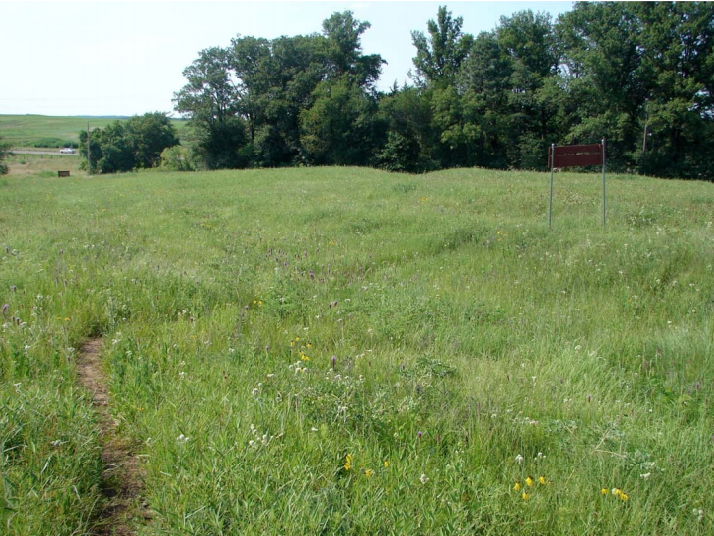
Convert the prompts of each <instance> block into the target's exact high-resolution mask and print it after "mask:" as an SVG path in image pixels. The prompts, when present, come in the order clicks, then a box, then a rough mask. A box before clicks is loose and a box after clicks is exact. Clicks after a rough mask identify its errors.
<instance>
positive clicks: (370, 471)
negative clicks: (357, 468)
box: [364, 469, 374, 478]
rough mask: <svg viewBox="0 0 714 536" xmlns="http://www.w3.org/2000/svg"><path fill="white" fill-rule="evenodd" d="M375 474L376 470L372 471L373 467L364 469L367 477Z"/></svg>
mask: <svg viewBox="0 0 714 536" xmlns="http://www.w3.org/2000/svg"><path fill="white" fill-rule="evenodd" d="M373 474H374V471H372V469H365V470H364V476H366V477H367V478H369V477H370V476H372V475H373Z"/></svg>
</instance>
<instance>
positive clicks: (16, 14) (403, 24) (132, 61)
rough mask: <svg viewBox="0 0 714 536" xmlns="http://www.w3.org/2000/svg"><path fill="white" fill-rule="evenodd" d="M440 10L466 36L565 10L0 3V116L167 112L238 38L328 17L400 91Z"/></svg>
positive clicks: (471, 5) (530, 5) (550, 6)
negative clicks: (345, 16)
mask: <svg viewBox="0 0 714 536" xmlns="http://www.w3.org/2000/svg"><path fill="white" fill-rule="evenodd" d="M439 5H446V6H447V7H448V9H449V10H450V11H451V12H452V14H453V16H454V17H458V16H461V17H463V18H464V31H465V32H468V33H471V34H474V35H477V34H478V33H479V32H481V31H486V30H491V29H493V28H494V27H495V26H496V25H497V24H498V20H499V18H500V17H501V16H502V15H506V16H508V15H511V14H512V13H515V12H517V11H521V10H524V9H531V10H533V11H534V12H537V11H545V12H547V13H550V14H551V15H552V16H553V18H554V19H555V18H556V17H557V16H558V15H559V14H561V13H564V12H566V11H569V10H570V9H571V6H572V4H571V2H494V1H491V2H175V1H156V2H146V1H145V2H63V1H55V2H28V1H22V2H0V21H2V32H0V50H1V51H2V52H3V60H2V71H1V73H2V74H1V75H0V77H1V78H2V83H1V84H0V114H44V115H134V114H143V113H145V112H149V111H157V110H158V111H163V112H170V111H172V108H173V104H172V102H171V99H172V97H173V93H174V92H175V91H178V90H179V89H181V87H182V86H183V84H184V82H185V81H184V79H183V76H182V75H181V72H182V71H183V69H184V68H185V67H187V66H188V65H190V63H191V62H192V61H193V60H194V59H195V58H196V57H197V55H198V52H199V51H200V50H202V49H204V48H208V47H211V46H227V45H228V44H229V43H230V40H231V38H233V37H235V36H236V35H237V34H241V35H243V36H249V35H253V36H256V37H266V38H269V39H271V38H275V37H278V36H280V35H297V34H309V33H313V32H320V31H321V30H322V21H323V20H324V19H326V18H328V17H329V16H330V14H332V13H333V12H334V11H345V10H350V11H352V12H354V14H355V17H356V18H358V19H359V20H362V21H369V22H370V23H371V24H372V27H371V28H370V29H369V30H367V31H366V32H365V34H364V35H363V38H362V48H363V51H364V52H365V53H367V54H373V53H379V54H381V55H382V57H383V58H384V59H386V60H387V62H388V63H389V65H387V66H385V68H384V70H383V74H382V77H381V79H380V84H379V87H380V88H381V89H387V88H388V87H389V86H391V85H392V83H393V82H394V80H395V79H396V80H398V81H399V83H400V84H403V83H404V81H405V80H406V79H407V71H408V70H409V69H410V68H411V67H412V64H411V59H412V57H413V56H414V47H413V46H412V44H411V37H410V31H411V30H421V31H424V32H425V31H426V23H427V21H428V20H429V19H433V18H435V17H436V12H437V10H438V7H439Z"/></svg>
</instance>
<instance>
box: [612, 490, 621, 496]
mask: <svg viewBox="0 0 714 536" xmlns="http://www.w3.org/2000/svg"><path fill="white" fill-rule="evenodd" d="M621 493H622V490H621V489H620V488H612V494H613V495H614V496H615V497H619V496H620V494H621Z"/></svg>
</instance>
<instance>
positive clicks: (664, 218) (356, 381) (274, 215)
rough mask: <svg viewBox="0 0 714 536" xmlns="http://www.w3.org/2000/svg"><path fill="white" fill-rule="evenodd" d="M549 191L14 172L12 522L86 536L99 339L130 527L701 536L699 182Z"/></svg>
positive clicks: (707, 191)
mask: <svg viewBox="0 0 714 536" xmlns="http://www.w3.org/2000/svg"><path fill="white" fill-rule="evenodd" d="M547 181H548V179H547V177H546V175H545V174H535V173H512V172H493V171H485V170H452V171H444V172H439V173H434V174H429V175H419V176H411V175H395V174H387V173H383V172H378V171H373V170H367V169H357V168H316V169H305V168H302V169H298V168H294V169H283V170H261V171H241V172H232V171H225V172H213V173H183V174H171V173H156V172H151V173H141V174H127V175H119V176H112V177H97V178H93V179H84V178H82V179H77V178H71V179H70V180H67V179H51V178H44V177H35V178H32V177H31V178H25V179H23V180H18V179H13V178H10V179H9V180H8V183H7V184H6V185H5V186H2V187H0V205H1V206H2V207H3V210H2V212H0V238H1V240H0V245H2V246H3V248H4V247H5V244H6V245H7V251H5V249H3V250H2V252H0V254H1V255H2V256H1V257H0V258H1V263H0V302H2V303H7V304H8V311H7V315H8V316H9V317H13V316H14V317H15V318H18V317H19V318H20V319H21V320H20V324H19V325H18V324H17V321H15V322H14V323H13V322H11V321H10V319H4V322H5V324H4V326H3V328H2V332H1V333H0V352H1V353H0V375H1V377H2V389H1V390H0V404H1V406H0V407H2V412H1V413H0V418H2V419H3V421H2V424H3V425H2V426H1V427H0V449H1V450H0V454H1V455H2V472H3V475H4V495H3V497H4V501H5V509H4V510H3V511H2V512H3V513H2V514H0V522H1V523H2V525H3V527H6V528H7V530H8V533H9V534H38V533H52V534H82V533H89V531H90V530H91V525H92V523H93V519H94V516H96V514H97V512H98V511H99V510H100V505H101V501H102V499H101V498H100V494H99V493H98V486H99V478H100V469H101V468H100V466H99V463H100V462H99V458H98V453H99V450H98V449H99V440H98V434H97V430H98V428H97V422H96V419H97V417H96V415H93V413H92V411H91V408H90V406H89V399H88V395H87V394H86V393H84V392H82V391H81V390H80V389H78V388H77V387H76V378H75V375H74V362H75V355H76V351H77V350H76V349H77V348H79V346H80V344H81V342H82V340H84V339H86V338H87V337H90V336H93V335H97V334H101V335H102V336H103V337H104V339H105V350H104V355H103V358H104V362H105V365H106V371H107V373H108V378H109V382H110V391H111V396H112V407H111V412H112V414H113V415H114V417H115V419H116V420H117V421H118V423H119V426H118V433H119V434H122V435H124V436H125V437H127V438H129V439H130V441H132V442H133V444H134V446H135V448H136V449H137V451H138V452H139V453H140V455H141V459H142V461H143V464H144V469H145V490H144V495H145V497H146V500H147V503H148V504H149V506H150V508H151V509H152V510H153V515H152V518H151V519H150V520H148V521H147V520H143V519H140V520H137V521H136V527H137V531H138V533H139V534H145V535H150V534H196V535H198V534H258V533H265V534H429V535H431V534H459V533H461V534H708V533H710V532H711V531H712V528H713V527H712V513H713V512H712V506H713V505H714V501H713V500H712V493H711V483H712V481H713V479H714V474H713V473H714V471H712V465H713V462H714V460H713V459H712V458H713V457H712V451H713V448H714V443H713V437H712V433H713V432H714V430H713V426H712V425H713V424H714V419H713V417H714V415H713V411H712V406H711V404H712V387H713V386H714V373H713V372H712V370H713V369H712V365H713V364H714V363H713V361H714V360H713V358H712V356H713V355H714V351H713V350H714V348H713V343H714V336H713V332H714V321H713V320H712V318H713V316H712V313H713V312H714V279H713V275H714V270H713V267H712V265H713V263H714V228H713V225H714V224H713V223H712V219H713V215H714V210H712V208H713V206H712V205H713V199H714V197H712V191H711V185H709V184H705V183H697V182H679V181H658V180H654V179H647V178H641V177H632V176H624V175H622V176H613V177H611V178H610V181H609V184H608V193H609V196H610V199H609V205H608V207H609V215H608V226H607V228H605V229H603V227H602V225H601V223H600V220H599V218H600V208H599V200H600V198H599V193H598V180H597V177H595V178H593V176H590V175H579V174H568V173H566V174H561V175H560V176H559V177H558V181H557V183H556V193H555V213H554V216H555V219H554V226H553V229H552V230H551V231H549V230H548V229H547V214H546V210H547ZM15 287H17V288H16V289H15ZM333 357H334V360H333ZM529 476H530V477H532V482H533V486H528V484H527V482H530V481H527V477H529ZM541 476H542V477H543V482H545V483H544V484H541V483H540V482H539V479H540V477H541ZM517 483H518V486H516V484H517ZM516 487H520V489H519V490H516V489H515V488H516ZM603 489H605V490H606V494H603V493H602V490H603ZM613 489H618V490H622V492H623V493H624V494H625V495H624V496H623V495H622V494H620V493H618V494H613V493H612V491H613ZM524 493H525V495H524ZM624 498H626V499H627V500H623V499H624ZM700 511H701V513H700Z"/></svg>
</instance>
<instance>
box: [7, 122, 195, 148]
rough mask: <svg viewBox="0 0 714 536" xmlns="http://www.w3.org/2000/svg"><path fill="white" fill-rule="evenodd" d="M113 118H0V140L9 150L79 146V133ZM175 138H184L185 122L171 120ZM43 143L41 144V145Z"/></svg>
mask: <svg viewBox="0 0 714 536" xmlns="http://www.w3.org/2000/svg"><path fill="white" fill-rule="evenodd" d="M116 120H117V118H113V117H89V118H87V117H61V116H47V115H0V137H2V138H3V139H4V141H6V142H7V143H9V144H10V145H12V146H13V147H23V148H27V147H55V146H56V145H55V143H54V142H64V141H71V142H74V143H77V142H79V132H80V131H82V130H87V123H89V126H90V128H96V127H104V126H106V125H108V124H109V123H112V122H114V121H116ZM173 123H174V125H175V126H176V128H177V129H178V132H179V137H181V138H182V137H183V135H184V134H185V132H184V128H185V126H186V122H185V121H179V120H173ZM43 142H44V143H43Z"/></svg>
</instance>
